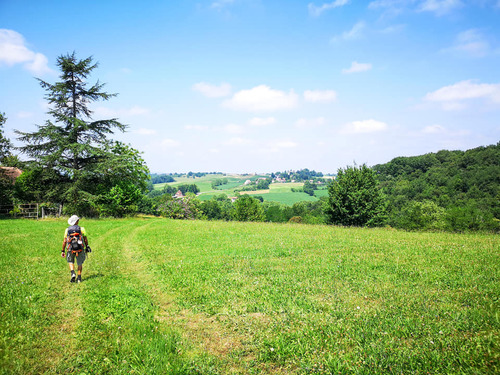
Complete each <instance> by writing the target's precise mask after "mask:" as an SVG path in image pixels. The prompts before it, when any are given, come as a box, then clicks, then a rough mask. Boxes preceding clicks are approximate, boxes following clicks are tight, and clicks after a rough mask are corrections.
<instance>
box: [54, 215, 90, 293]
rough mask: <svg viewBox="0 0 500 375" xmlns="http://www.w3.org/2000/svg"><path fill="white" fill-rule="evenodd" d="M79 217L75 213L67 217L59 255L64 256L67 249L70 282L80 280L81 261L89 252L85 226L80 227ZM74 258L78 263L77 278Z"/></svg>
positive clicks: (83, 260)
mask: <svg viewBox="0 0 500 375" xmlns="http://www.w3.org/2000/svg"><path fill="white" fill-rule="evenodd" d="M79 221H80V218H79V217H78V216H76V215H73V216H71V217H70V218H69V219H68V224H69V225H70V226H69V228H66V231H65V232H64V241H63V247H62V252H61V256H62V257H63V258H64V256H65V255H64V252H65V250H67V254H66V260H67V261H68V264H69V269H70V271H71V279H70V282H72V283H74V282H75V281H76V282H79V283H80V282H82V268H83V262H85V258H86V253H90V252H91V251H92V250H91V249H90V246H89V243H88V240H87V235H86V233H85V228H83V227H80V226H79V225H78V222H79ZM84 244H85V246H84ZM75 259H76V263H77V264H78V278H77V275H76V274H75Z"/></svg>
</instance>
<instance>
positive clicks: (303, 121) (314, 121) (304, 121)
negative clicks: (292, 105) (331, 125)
mask: <svg viewBox="0 0 500 375" xmlns="http://www.w3.org/2000/svg"><path fill="white" fill-rule="evenodd" d="M325 123H326V120H325V118H324V117H317V118H299V119H298V120H297V121H296V122H295V127H297V128H299V129H309V128H316V127H318V126H323V125H325Z"/></svg>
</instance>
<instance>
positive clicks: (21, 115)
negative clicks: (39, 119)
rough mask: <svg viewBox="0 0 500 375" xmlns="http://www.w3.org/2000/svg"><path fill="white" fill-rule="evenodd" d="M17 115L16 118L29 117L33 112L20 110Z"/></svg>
mask: <svg viewBox="0 0 500 375" xmlns="http://www.w3.org/2000/svg"><path fill="white" fill-rule="evenodd" d="M17 117H18V118H30V117H33V113H32V112H25V111H20V112H18V113H17Z"/></svg>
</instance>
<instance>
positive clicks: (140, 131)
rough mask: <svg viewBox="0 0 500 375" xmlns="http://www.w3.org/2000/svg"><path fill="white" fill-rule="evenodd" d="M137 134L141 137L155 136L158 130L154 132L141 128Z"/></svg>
mask: <svg viewBox="0 0 500 375" xmlns="http://www.w3.org/2000/svg"><path fill="white" fill-rule="evenodd" d="M136 133H137V134H140V135H154V134H156V130H154V129H147V128H139V129H138V130H137V131H136Z"/></svg>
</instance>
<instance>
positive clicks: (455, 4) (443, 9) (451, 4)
mask: <svg viewBox="0 0 500 375" xmlns="http://www.w3.org/2000/svg"><path fill="white" fill-rule="evenodd" d="M462 6H463V3H462V2H461V1H460V0H425V1H424V2H423V3H422V4H420V7H419V10H420V11H421V12H433V13H435V14H436V15H438V16H442V15H444V14H447V13H450V12H451V11H452V10H454V9H457V8H461V7H462Z"/></svg>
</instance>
